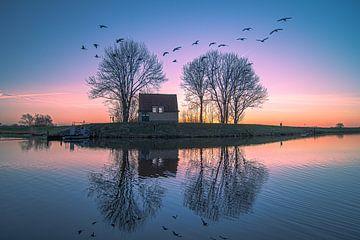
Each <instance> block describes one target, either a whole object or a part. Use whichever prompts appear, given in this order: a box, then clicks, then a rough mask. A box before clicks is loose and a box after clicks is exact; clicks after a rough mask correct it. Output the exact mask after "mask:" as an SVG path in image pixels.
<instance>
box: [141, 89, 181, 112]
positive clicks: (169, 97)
mask: <svg viewBox="0 0 360 240" xmlns="http://www.w3.org/2000/svg"><path fill="white" fill-rule="evenodd" d="M153 106H163V107H164V112H178V111H179V110H178V104H177V97H176V94H145V93H140V94H139V112H151V111H152V107H153Z"/></svg>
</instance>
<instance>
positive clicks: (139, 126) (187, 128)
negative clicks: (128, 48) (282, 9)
mask: <svg viewBox="0 0 360 240" xmlns="http://www.w3.org/2000/svg"><path fill="white" fill-rule="evenodd" d="M83 126H85V127H87V128H88V129H89V131H90V133H91V137H92V138H95V139H102V138H214V137H215V138H217V137H240V138H241V137H268V136H270V137H276V136H299V137H300V136H303V137H305V136H314V135H315V136H317V135H326V134H338V135H341V134H352V133H360V128H319V127H289V126H272V125H258V124H238V125H234V124H200V123H102V124H85V125H83ZM69 128H70V126H53V127H45V128H44V127H43V128H42V127H37V128H34V127H32V128H30V127H7V126H1V127H0V134H1V135H4V134H5V135H12V136H19V135H23V136H26V135H33V136H34V135H35V136H39V135H40V136H48V137H49V138H52V139H56V138H59V139H61V137H62V136H64V135H67V134H69Z"/></svg>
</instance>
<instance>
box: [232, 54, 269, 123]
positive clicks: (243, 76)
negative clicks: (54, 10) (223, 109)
mask: <svg viewBox="0 0 360 240" xmlns="http://www.w3.org/2000/svg"><path fill="white" fill-rule="evenodd" d="M234 75H235V76H234V79H233V81H235V84H234V88H233V93H232V95H231V98H232V99H231V102H230V107H231V115H232V117H233V120H234V124H237V123H238V122H239V121H240V120H241V119H242V118H243V117H244V114H245V110H246V109H248V108H251V107H260V106H261V105H262V104H263V103H264V102H265V101H266V100H267V96H268V94H267V90H266V88H264V87H263V86H262V85H261V83H260V79H259V77H258V76H257V75H256V74H255V72H254V70H253V69H252V67H251V65H250V64H249V62H248V61H247V59H244V58H241V59H239V61H238V67H237V71H235V74H234Z"/></svg>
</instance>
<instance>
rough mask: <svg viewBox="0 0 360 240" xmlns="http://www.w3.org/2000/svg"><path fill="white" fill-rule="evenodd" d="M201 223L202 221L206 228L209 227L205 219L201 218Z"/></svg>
mask: <svg viewBox="0 0 360 240" xmlns="http://www.w3.org/2000/svg"><path fill="white" fill-rule="evenodd" d="M201 221H202V224H203V225H204V226H207V225H208V223H207V222H205V220H204V219H203V218H201Z"/></svg>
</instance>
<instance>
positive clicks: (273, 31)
mask: <svg viewBox="0 0 360 240" xmlns="http://www.w3.org/2000/svg"><path fill="white" fill-rule="evenodd" d="M282 30H284V29H282V28H276V29H274V30H272V31H271V32H270V34H269V35H271V34H273V33H276V32H278V31H282Z"/></svg>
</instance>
